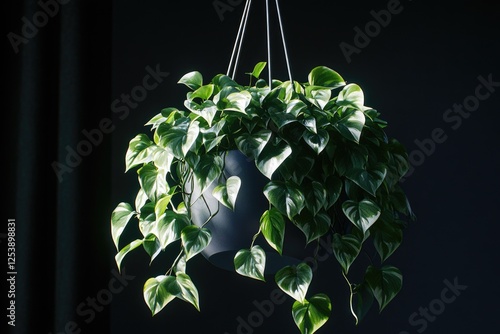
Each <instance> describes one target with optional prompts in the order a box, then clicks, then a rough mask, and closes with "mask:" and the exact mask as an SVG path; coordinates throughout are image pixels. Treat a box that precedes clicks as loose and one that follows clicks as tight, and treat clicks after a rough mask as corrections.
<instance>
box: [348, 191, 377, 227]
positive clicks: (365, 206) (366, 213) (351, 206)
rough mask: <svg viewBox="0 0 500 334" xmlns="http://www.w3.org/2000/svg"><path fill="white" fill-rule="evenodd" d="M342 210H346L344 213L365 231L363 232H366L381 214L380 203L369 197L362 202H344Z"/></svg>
mask: <svg viewBox="0 0 500 334" xmlns="http://www.w3.org/2000/svg"><path fill="white" fill-rule="evenodd" d="M342 211H344V214H345V215H346V217H347V218H349V220H350V221H351V222H352V223H353V224H354V226H356V227H357V228H358V229H360V230H361V231H363V233H366V232H367V231H368V229H369V228H370V227H371V226H372V225H373V224H374V223H375V222H376V221H377V219H378V217H379V216H380V208H379V207H378V205H377V204H375V203H374V202H372V201H371V200H368V199H364V200H362V201H361V202H356V201H350V200H349V201H345V202H344V203H343V204H342Z"/></svg>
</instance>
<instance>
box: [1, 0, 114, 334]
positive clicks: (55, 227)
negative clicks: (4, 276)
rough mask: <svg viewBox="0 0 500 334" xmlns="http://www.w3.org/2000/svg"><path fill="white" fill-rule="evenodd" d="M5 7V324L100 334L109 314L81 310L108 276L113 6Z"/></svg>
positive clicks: (70, 1) (50, 0) (72, 1)
mask: <svg viewBox="0 0 500 334" xmlns="http://www.w3.org/2000/svg"><path fill="white" fill-rule="evenodd" d="M4 6H6V7H7V10H5V9H4V10H2V12H3V14H2V15H3V16H4V18H3V22H6V23H7V27H6V29H7V30H6V31H4V34H3V36H4V46H6V47H4V55H6V57H7V61H5V62H4V71H3V74H2V78H3V80H2V81H3V84H4V85H5V87H4V89H3V92H4V93H6V94H5V95H4V96H5V101H7V109H6V110H5V111H4V114H5V115H6V116H5V117H6V119H7V122H6V123H5V124H4V127H5V128H6V131H4V132H3V135H4V136H5V137H6V138H5V139H4V142H3V143H4V146H6V148H7V158H4V161H6V162H7V163H6V164H4V166H5V165H6V167H4V170H5V169H6V170H7V172H6V174H5V175H4V178H5V179H6V180H7V188H6V189H4V195H7V198H8V200H7V204H8V206H7V207H6V209H5V210H3V212H4V217H3V222H2V223H3V224H2V225H3V226H6V225H7V221H8V219H15V227H16V236H15V240H16V254H15V255H16V263H15V272H17V274H16V275H15V290H16V291H15V299H14V298H10V299H8V300H7V302H5V297H4V298H2V300H3V301H4V303H3V304H2V306H4V307H3V310H5V307H8V306H9V305H10V304H9V303H10V302H11V300H15V306H16V318H15V327H13V326H10V325H6V321H5V320H4V319H5V315H4V314H2V326H4V325H6V326H7V327H8V332H10V333H19V334H21V333H30V334H31V333H48V332H50V333H80V331H79V330H81V332H82V333H97V332H106V331H107V330H106V329H107V328H108V327H109V324H108V312H109V311H108V310H107V309H106V308H105V307H99V308H96V310H95V312H94V314H93V315H94V316H93V318H92V320H91V313H90V311H89V310H88V309H87V308H88V307H89V306H88V305H89V304H88V303H90V302H91V300H92V298H95V297H96V294H97V293H98V292H99V291H101V290H102V289H104V288H106V287H107V286H108V282H109V281H110V278H111V275H112V272H111V263H110V256H109V254H110V250H109V242H108V240H107V239H106V236H107V231H108V230H109V223H108V222H107V221H103V214H102V213H103V212H107V210H108V208H109V197H110V196H109V193H110V188H111V187H110V181H109V179H110V178H109V170H110V169H109V160H110V159H109V156H110V154H109V152H110V146H111V145H110V142H111V139H110V135H109V132H108V133H103V132H102V131H100V127H101V126H102V125H103V124H104V125H106V124H107V123H106V122H107V119H109V118H110V107H109V104H110V91H111V30H112V29H111V28H112V25H111V22H112V20H111V19H112V17H111V16H112V11H111V1H95V0H85V1H82V0H58V1H56V0H42V1H36V0H24V1H9V2H6V3H5V4H4ZM108 125H109V124H108ZM96 129H97V130H96ZM106 129H107V128H106ZM75 152H76V153H75ZM6 230H7V229H6V228H5V227H4V228H2V230H1V231H0V232H2V233H4V232H5V231H6ZM3 236H4V237H5V234H4V235H3ZM3 241H4V242H2V243H1V244H0V246H1V248H2V254H6V252H7V242H6V241H7V239H5V238H4V239H3ZM2 259H3V260H4V261H5V262H7V259H6V255H2ZM4 261H2V262H3V263H5V262H4ZM2 268H5V266H2ZM103 273H110V276H109V277H108V276H106V275H103ZM8 277H9V276H8ZM6 294H7V293H6V292H5V290H4V291H2V296H4V295H6ZM106 296H107V295H106ZM106 296H105V295H104V294H102V296H101V297H102V298H105V297H106ZM82 303H84V305H83V306H82V305H81V304H82ZM5 305H7V306H5ZM85 311H86V312H87V313H86V314H85V317H82V316H81V314H82V313H85ZM94 329H98V330H94ZM2 332H4V331H2Z"/></svg>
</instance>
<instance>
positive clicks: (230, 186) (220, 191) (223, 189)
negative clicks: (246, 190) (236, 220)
mask: <svg viewBox="0 0 500 334" xmlns="http://www.w3.org/2000/svg"><path fill="white" fill-rule="evenodd" d="M240 187H241V179H240V178H239V177H238V176H231V177H230V178H228V179H227V181H226V184H225V185H218V186H217V187H215V188H214V190H213V191H212V195H213V196H214V197H215V198H216V199H217V200H218V201H219V202H221V203H222V204H223V205H224V206H226V207H227V208H228V209H230V210H234V206H235V204H236V199H237V197H238V192H239V191H240Z"/></svg>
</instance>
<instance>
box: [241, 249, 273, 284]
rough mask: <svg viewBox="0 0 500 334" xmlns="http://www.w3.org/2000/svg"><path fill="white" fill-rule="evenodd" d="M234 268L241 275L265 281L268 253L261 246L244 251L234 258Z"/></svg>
mask: <svg viewBox="0 0 500 334" xmlns="http://www.w3.org/2000/svg"><path fill="white" fill-rule="evenodd" d="M234 268H235V269H236V272H237V273H238V274H240V275H243V276H247V277H250V278H254V279H257V280H261V281H265V278H264V270H265V268H266V253H265V252H264V250H263V249H262V247H260V246H259V245H255V246H253V247H252V248H251V249H242V250H240V251H238V253H236V256H235V257H234Z"/></svg>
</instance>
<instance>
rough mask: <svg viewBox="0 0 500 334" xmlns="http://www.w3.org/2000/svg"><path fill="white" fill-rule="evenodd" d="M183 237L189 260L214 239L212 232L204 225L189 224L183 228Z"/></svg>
mask: <svg viewBox="0 0 500 334" xmlns="http://www.w3.org/2000/svg"><path fill="white" fill-rule="evenodd" d="M181 239H182V245H183V246H184V252H185V253H186V261H187V260H189V259H191V258H192V257H193V256H195V255H196V254H198V253H200V252H201V251H203V250H204V249H205V248H206V247H207V246H208V244H209V243H210V241H211V240H212V232H211V231H210V230H209V229H207V228H204V227H203V228H200V227H198V226H195V225H189V226H186V227H184V228H183V229H182V232H181Z"/></svg>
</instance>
